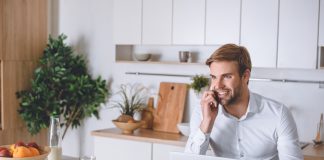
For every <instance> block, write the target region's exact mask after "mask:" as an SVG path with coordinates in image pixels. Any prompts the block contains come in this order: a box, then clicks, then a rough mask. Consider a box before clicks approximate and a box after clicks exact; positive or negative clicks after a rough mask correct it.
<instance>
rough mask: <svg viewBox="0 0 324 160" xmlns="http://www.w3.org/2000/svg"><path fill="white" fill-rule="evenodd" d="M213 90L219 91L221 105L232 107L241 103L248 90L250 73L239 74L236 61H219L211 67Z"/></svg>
mask: <svg viewBox="0 0 324 160" xmlns="http://www.w3.org/2000/svg"><path fill="white" fill-rule="evenodd" d="M210 76H211V89H213V90H215V91H217V93H218V97H219V100H220V104H222V105H223V106H230V105H233V104H237V103H239V101H240V98H241V95H242V93H243V92H244V91H245V90H247V81H248V79H249V71H248V70H247V71H246V72H244V74H243V76H242V77H241V76H240V74H239V69H238V63H237V62H235V61H217V62H212V63H211V65H210Z"/></svg>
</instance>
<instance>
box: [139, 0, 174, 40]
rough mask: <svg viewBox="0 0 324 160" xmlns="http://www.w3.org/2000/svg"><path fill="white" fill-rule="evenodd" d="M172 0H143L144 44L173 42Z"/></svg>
mask: <svg viewBox="0 0 324 160" xmlns="http://www.w3.org/2000/svg"><path fill="white" fill-rule="evenodd" d="M171 30H172V0H143V34H142V36H143V37H142V39H143V41H142V42H143V43H142V44H157V45H164V44H168V45H170V44H171V39H172V38H171V37H172V32H171Z"/></svg>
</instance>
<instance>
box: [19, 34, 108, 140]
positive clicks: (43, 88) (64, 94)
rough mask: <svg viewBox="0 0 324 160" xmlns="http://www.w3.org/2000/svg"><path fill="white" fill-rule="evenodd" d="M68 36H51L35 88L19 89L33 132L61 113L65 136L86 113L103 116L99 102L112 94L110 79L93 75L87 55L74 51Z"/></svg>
mask: <svg viewBox="0 0 324 160" xmlns="http://www.w3.org/2000/svg"><path fill="white" fill-rule="evenodd" d="M66 38H67V37H66V36H65V35H63V34H61V35H59V36H58V38H57V39H54V38H52V37H51V36H50V37H49V42H48V44H47V47H46V48H45V50H44V55H43V56H42V57H41V58H40V60H39V67H38V68H36V70H35V72H34V78H33V79H32V81H31V88H29V89H27V90H23V91H19V92H17V98H18V99H19V100H20V108H19V110H18V112H19V114H20V116H21V117H22V119H23V120H24V121H25V123H26V124H27V128H28V131H29V132H30V133H31V134H32V135H34V134H37V133H38V132H39V131H40V130H41V129H42V128H47V127H48V126H49V123H50V117H51V116H55V115H56V116H60V117H61V126H62V127H63V128H64V131H63V135H62V137H63V138H64V135H65V134H66V131H67V130H68V128H69V127H70V126H72V128H77V127H78V126H80V125H81V121H82V120H83V119H84V118H86V117H91V116H95V117H96V118H99V114H98V110H99V106H100V104H101V103H104V102H105V101H106V99H107V97H108V94H109V92H108V88H107V83H106V81H105V80H103V79H101V78H100V77H98V78H96V79H92V78H91V76H90V75H89V73H88V70H87V67H86V62H85V60H84V58H83V57H82V56H80V55H75V54H73V49H72V48H71V47H70V46H68V45H66V44H65V43H64V40H65V39H66Z"/></svg>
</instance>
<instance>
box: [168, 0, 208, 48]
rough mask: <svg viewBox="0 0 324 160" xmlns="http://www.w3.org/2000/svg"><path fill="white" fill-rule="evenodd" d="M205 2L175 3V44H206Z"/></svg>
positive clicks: (178, 0) (176, 0)
mask: <svg viewBox="0 0 324 160" xmlns="http://www.w3.org/2000/svg"><path fill="white" fill-rule="evenodd" d="M204 27H205V1H202V0H174V1H173V44H194V45H195V44H197V45H198V44H204Z"/></svg>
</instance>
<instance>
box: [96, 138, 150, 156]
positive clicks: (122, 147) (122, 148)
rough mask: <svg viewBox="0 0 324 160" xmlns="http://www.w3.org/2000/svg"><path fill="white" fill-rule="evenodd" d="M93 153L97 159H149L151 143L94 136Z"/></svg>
mask: <svg viewBox="0 0 324 160" xmlns="http://www.w3.org/2000/svg"><path fill="white" fill-rule="evenodd" d="M94 155H96V159H97V160H107V159H115V160H132V159H134V160H135V159H136V160H151V159H152V143H147V142H139V141H132V140H123V139H117V138H107V137H95V141H94Z"/></svg>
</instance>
